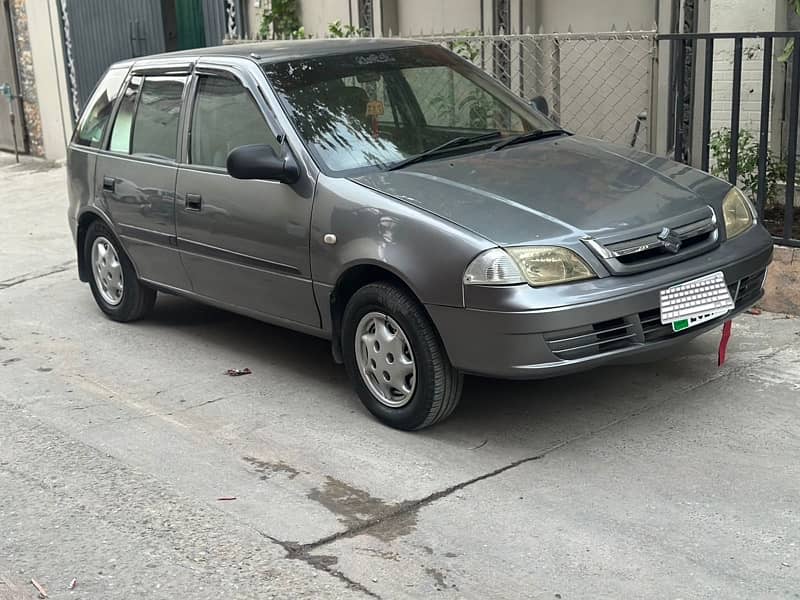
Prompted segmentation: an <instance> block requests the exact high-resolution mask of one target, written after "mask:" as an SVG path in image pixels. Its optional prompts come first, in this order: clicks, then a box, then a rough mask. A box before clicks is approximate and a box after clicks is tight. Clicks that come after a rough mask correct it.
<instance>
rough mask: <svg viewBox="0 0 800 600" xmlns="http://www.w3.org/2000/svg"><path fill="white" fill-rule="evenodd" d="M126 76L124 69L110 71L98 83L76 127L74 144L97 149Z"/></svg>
mask: <svg viewBox="0 0 800 600" xmlns="http://www.w3.org/2000/svg"><path fill="white" fill-rule="evenodd" d="M126 74H127V70H126V69H111V70H110V71H109V72H108V73H107V74H106V76H105V78H104V79H103V80H102V81H101V82H100V84H99V85H98V86H97V89H96V90H95V92H94V94H92V97H91V98H90V99H89V103H88V104H87V109H86V112H85V113H84V116H83V119H82V120H81V123H80V125H79V126H78V132H77V134H76V135H75V143H76V144H81V145H83V146H90V147H92V148H97V147H99V146H100V144H101V143H102V141H103V134H104V133H105V131H106V125H108V121H109V119H110V118H111V112H112V111H113V110H114V101H115V100H116V99H117V95H119V89H120V87H122V82H123V81H124V80H125V75H126Z"/></svg>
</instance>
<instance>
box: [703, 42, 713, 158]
mask: <svg viewBox="0 0 800 600" xmlns="http://www.w3.org/2000/svg"><path fill="white" fill-rule="evenodd" d="M705 58H706V60H705V70H704V73H703V79H704V82H703V133H702V136H703V139H702V144H701V148H700V157H701V158H700V168H701V169H703V171H708V143H709V141H710V139H711V92H712V90H711V79H712V75H713V72H714V40H706V56H705Z"/></svg>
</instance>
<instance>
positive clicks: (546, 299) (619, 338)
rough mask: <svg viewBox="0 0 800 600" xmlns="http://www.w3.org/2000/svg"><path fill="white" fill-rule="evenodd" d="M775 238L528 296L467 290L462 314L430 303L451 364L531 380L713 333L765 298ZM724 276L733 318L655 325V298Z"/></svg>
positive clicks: (524, 289)
mask: <svg viewBox="0 0 800 600" xmlns="http://www.w3.org/2000/svg"><path fill="white" fill-rule="evenodd" d="M771 260H772V240H771V238H770V237H769V234H767V232H766V231H765V230H764V229H763V228H761V227H754V228H753V229H751V230H750V231H749V232H747V233H745V234H743V235H741V236H740V237H738V238H736V239H734V240H730V241H728V242H725V243H723V244H722V245H721V246H720V247H719V248H717V249H715V250H713V251H712V252H709V253H707V254H704V255H702V256H698V257H696V258H693V259H690V260H687V261H684V262H681V263H678V264H675V265H671V266H669V267H665V268H661V269H657V270H654V271H649V272H646V273H640V274H638V275H632V276H626V277H605V278H601V279H594V280H589V281H586V282H580V283H577V284H568V285H560V286H553V287H550V288H538V289H537V288H532V287H530V286H527V285H519V286H505V287H501V286H496V287H490V286H486V287H478V286H465V289H464V297H465V304H466V306H467V307H468V308H455V307H445V306H436V305H427V306H426V307H427V309H428V312H429V313H430V315H431V318H432V319H433V321H434V323H435V324H436V327H437V329H438V331H439V334H440V335H441V337H442V340H443V341H444V344H445V347H446V349H447V353H448V356H449V357H450V360H451V362H452V363H453V365H454V366H455V367H457V368H458V369H461V370H462V371H464V372H467V373H473V374H478V375H486V376H491V377H502V378H513V379H536V378H543V377H552V376H555V375H561V374H565V373H571V372H576V371H583V370H588V369H591V368H594V367H596V366H599V365H602V364H607V363H610V362H615V361H627V360H630V358H631V357H632V356H634V355H640V354H645V353H656V352H659V351H661V350H663V349H665V348H667V347H669V346H672V345H676V344H680V343H684V342H686V341H688V340H690V339H692V338H694V337H697V336H698V335H700V334H702V333H704V332H706V331H709V330H710V329H713V328H714V327H717V326H718V325H719V324H720V323H721V322H722V321H724V320H726V319H729V318H731V316H733V315H735V314H738V313H740V312H742V311H743V310H745V309H746V308H748V307H750V306H752V305H753V304H755V303H756V302H757V301H758V300H759V299H760V298H761V296H762V295H763V282H764V277H765V274H766V268H767V266H768V265H769V263H770V261H771ZM715 271H722V272H723V273H724V274H725V280H726V281H727V283H728V286H729V289H730V290H731V295H732V296H733V298H734V302H735V304H736V306H735V309H734V310H733V312H732V313H729V314H728V315H726V316H724V317H720V318H719V319H716V320H714V321H709V322H708V323H705V324H703V325H699V326H696V327H692V328H691V329H687V330H684V331H681V332H679V333H673V331H672V328H671V326H665V325H661V321H660V312H659V292H660V291H661V290H662V289H665V288H667V287H670V286H672V285H675V284H678V283H682V282H684V281H688V280H690V279H694V278H697V277H701V276H703V275H706V274H709V273H713V272H715Z"/></svg>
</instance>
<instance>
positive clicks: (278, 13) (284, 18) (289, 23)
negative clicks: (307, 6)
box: [258, 0, 305, 39]
mask: <svg viewBox="0 0 800 600" xmlns="http://www.w3.org/2000/svg"><path fill="white" fill-rule="evenodd" d="M258 33H259V35H260V37H261V38H262V39H267V38H269V37H271V38H273V39H285V38H302V37H305V31H304V30H303V28H302V27H301V25H300V19H299V17H298V16H297V0H272V1H271V2H270V6H269V8H268V9H266V10H264V12H263V13H262V14H261V26H260V27H259V30H258Z"/></svg>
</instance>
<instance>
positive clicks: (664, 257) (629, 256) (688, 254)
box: [583, 206, 719, 275]
mask: <svg viewBox="0 0 800 600" xmlns="http://www.w3.org/2000/svg"><path fill="white" fill-rule="evenodd" d="M583 242H584V243H585V244H586V245H587V246H588V247H589V248H590V249H591V250H592V252H594V253H595V254H596V255H597V256H598V257H599V258H600V259H601V260H602V261H603V263H604V264H605V265H606V267H607V268H608V270H609V271H610V272H611V273H612V274H614V275H631V274H633V273H640V272H642V271H647V270H650V269H656V268H658V267H663V266H666V265H669V264H673V263H676V262H679V261H682V260H686V259H688V258H692V257H694V256H698V255H700V254H703V253H705V252H708V251H709V250H712V249H714V248H716V247H717V246H718V245H719V228H718V226H717V217H716V214H715V213H714V210H713V209H712V208H711V207H710V206H706V207H705V208H702V209H699V210H695V211H693V212H691V213H689V214H687V215H684V216H683V217H681V218H678V219H675V220H673V221H671V222H670V223H668V224H664V223H662V224H661V225H660V227H658V228H653V229H651V230H647V231H645V232H642V233H638V234H636V235H634V237H624V236H623V237H622V238H621V237H620V235H619V234H617V235H615V236H610V237H605V238H598V239H596V238H592V237H589V238H584V240H583ZM676 242H677V243H676Z"/></svg>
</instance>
